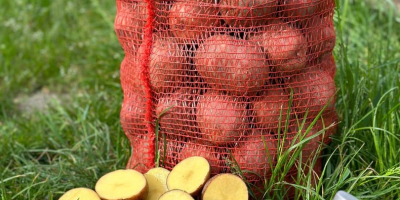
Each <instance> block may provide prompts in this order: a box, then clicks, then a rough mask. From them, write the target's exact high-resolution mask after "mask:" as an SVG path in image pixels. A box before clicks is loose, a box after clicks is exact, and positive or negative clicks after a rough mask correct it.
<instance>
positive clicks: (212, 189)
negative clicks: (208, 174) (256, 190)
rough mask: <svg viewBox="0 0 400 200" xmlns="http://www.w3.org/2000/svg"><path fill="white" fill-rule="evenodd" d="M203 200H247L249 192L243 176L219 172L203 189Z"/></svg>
mask: <svg viewBox="0 0 400 200" xmlns="http://www.w3.org/2000/svg"><path fill="white" fill-rule="evenodd" d="M202 199H203V200H226V199H235V200H247V199H249V193H248V190H247V186H246V184H245V183H244V182H243V180H242V179H241V178H239V177H238V176H235V175H233V174H218V175H216V176H214V177H212V178H211V179H210V180H209V181H208V182H207V183H206V185H205V186H204V188H203V191H202Z"/></svg>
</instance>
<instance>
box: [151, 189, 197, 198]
mask: <svg viewBox="0 0 400 200" xmlns="http://www.w3.org/2000/svg"><path fill="white" fill-rule="evenodd" d="M159 200H194V199H193V197H192V196H190V194H188V193H186V192H185V191H182V190H170V191H168V192H166V193H164V194H163V195H162V196H161V197H160V199H159Z"/></svg>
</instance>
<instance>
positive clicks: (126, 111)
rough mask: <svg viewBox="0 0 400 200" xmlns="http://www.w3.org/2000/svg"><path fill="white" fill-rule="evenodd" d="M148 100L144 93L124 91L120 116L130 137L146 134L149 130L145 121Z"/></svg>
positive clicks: (123, 126)
mask: <svg viewBox="0 0 400 200" xmlns="http://www.w3.org/2000/svg"><path fill="white" fill-rule="evenodd" d="M146 102H147V99H146V97H145V95H144V93H136V92H129V93H124V101H123V103H122V108H121V112H120V118H121V125H122V128H123V129H124V132H125V134H126V136H127V137H128V138H129V139H131V137H132V136H133V135H136V134H145V133H146V131H147V126H146V121H145V115H146ZM131 142H132V141H131Z"/></svg>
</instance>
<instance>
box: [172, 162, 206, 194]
mask: <svg viewBox="0 0 400 200" xmlns="http://www.w3.org/2000/svg"><path fill="white" fill-rule="evenodd" d="M210 171H211V167H210V164H209V163H208V161H207V160H206V159H205V158H203V157H200V156H193V157H189V158H186V159H184V160H182V161H181V162H180V163H178V164H177V165H176V166H175V167H174V168H173V169H172V171H171V173H170V174H169V176H168V178H167V186H168V189H169V190H174V189H178V190H183V191H185V192H187V193H189V194H190V195H192V196H196V195H197V194H199V193H200V191H201V188H203V186H204V184H205V183H206V182H207V180H208V179H209V178H210Z"/></svg>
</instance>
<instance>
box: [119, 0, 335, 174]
mask: <svg viewBox="0 0 400 200" xmlns="http://www.w3.org/2000/svg"><path fill="white" fill-rule="evenodd" d="M153 2H154V5H153V4H152V5H147V3H146V1H144V0H117V8H118V12H117V16H116V18H115V31H116V34H117V36H118V39H119V41H120V43H121V45H122V47H123V49H124V51H125V53H126V56H125V59H124V60H123V62H122V64H121V69H120V74H121V83H122V89H123V92H124V102H123V104H122V110H121V124H122V127H123V129H124V131H125V133H126V135H127V136H128V138H129V140H130V142H131V144H132V147H133V152H132V157H131V160H130V162H129V163H128V167H130V168H135V169H137V170H138V171H141V172H145V171H146V170H148V169H149V167H151V166H150V165H151V163H152V162H153V160H151V159H149V158H152V157H151V156H149V155H147V154H148V153H149V152H151V151H150V150H149V148H152V147H153V146H154V144H149V141H150V140H149V138H148V132H147V131H148V124H149V123H151V124H154V123H155V121H156V119H159V126H160V132H159V140H158V141H159V144H158V151H159V152H164V153H161V161H160V162H161V164H162V166H164V167H165V168H167V169H172V168H173V167H174V166H175V165H176V164H177V163H178V162H180V161H181V160H183V159H185V158H187V157H191V156H203V157H205V158H206V159H207V160H208V161H209V163H210V165H211V173H212V174H214V175H215V174H218V173H226V172H230V171H231V170H232V158H231V155H233V156H234V158H235V160H236V162H237V164H238V166H239V167H240V168H241V169H242V170H247V171H251V172H254V173H256V174H259V175H261V176H262V177H265V176H268V174H269V173H270V170H271V166H273V165H274V163H275V162H276V154H277V151H278V150H277V149H278V138H282V137H280V136H279V134H283V132H284V131H285V130H287V137H286V140H285V141H284V143H285V144H286V146H285V148H288V146H289V145H288V144H290V143H292V141H293V140H294V139H293V138H294V137H295V135H296V134H297V133H298V132H300V131H299V130H298V121H297V120H299V121H300V122H301V121H302V119H304V118H305V117H306V127H307V126H308V125H309V124H310V123H311V121H312V120H313V119H314V118H315V117H316V116H317V115H318V113H320V112H321V111H322V110H323V109H324V112H323V113H322V117H321V119H320V120H318V122H317V124H316V125H315V126H314V127H313V128H312V131H310V133H309V135H312V134H315V133H317V132H318V131H320V130H321V129H323V128H324V127H329V126H330V125H332V124H335V123H336V122H337V116H336V111H335V108H334V103H335V93H336V89H335V84H334V80H333V78H334V75H335V71H336V69H335V61H334V58H333V55H332V50H333V48H334V46H335V41H336V39H335V30H334V27H333V20H332V17H333V9H334V6H335V3H334V0H174V1H164V0H154V1H153ZM148 7H154V15H155V16H154V18H153V21H151V22H152V23H148V22H147V18H148V16H149V10H148ZM150 25H151V26H150ZM150 28H152V29H150ZM151 31H152V34H151V35H146V34H148V33H151ZM145 33H146V34H145ZM149 37H151V38H152V46H148V45H147V43H145V42H144V41H145V38H147V39H149ZM147 53H149V57H146V56H145V55H148V54H147ZM143 64H147V66H146V67H143V66H144V65H143ZM146 81H148V82H146ZM147 83H148V84H147ZM149 89H150V90H151V94H152V95H151V96H148V94H149V93H148V92H146V91H147V90H149ZM148 98H150V99H148ZM149 103H150V104H149ZM149 108H151V109H149ZM146 114H147V115H149V114H150V115H151V116H152V119H153V120H152V121H150V122H149V121H146V120H145V116H146ZM285 126H286V127H287V129H286V128H285ZM303 130H304V129H303ZM335 131H336V130H335V128H331V129H328V130H326V131H325V134H323V136H321V137H315V138H313V139H312V140H311V141H310V143H309V144H308V145H306V148H304V150H303V156H304V157H305V158H308V157H310V156H311V155H313V153H314V151H315V149H316V148H317V146H318V145H319V143H321V142H325V143H327V142H329V137H328V136H330V135H332V134H334V133H335ZM262 136H263V137H264V139H265V140H266V145H265V144H264V142H263V139H262ZM164 139H165V140H164ZM164 148H166V149H165V150H164ZM165 152H166V153H165ZM305 160H306V159H305ZM254 173H246V174H245V176H246V178H247V179H248V180H256V179H257V176H254Z"/></svg>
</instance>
